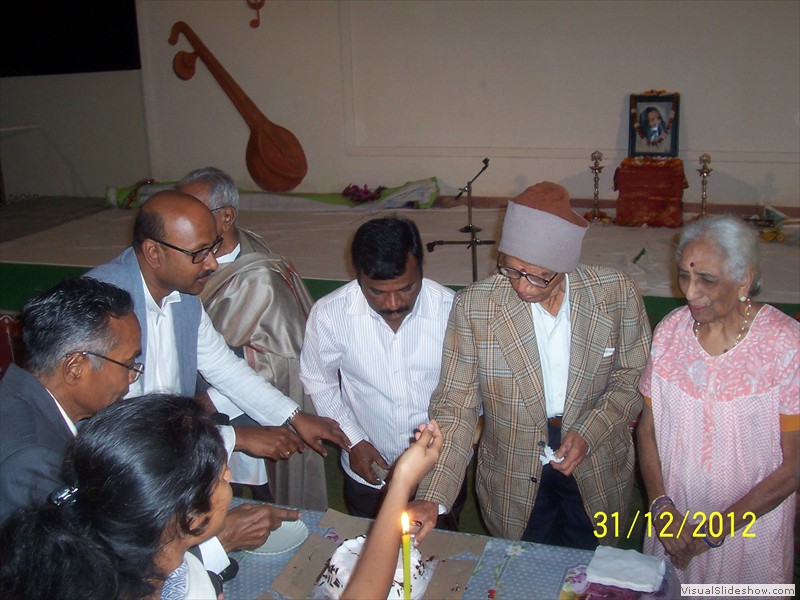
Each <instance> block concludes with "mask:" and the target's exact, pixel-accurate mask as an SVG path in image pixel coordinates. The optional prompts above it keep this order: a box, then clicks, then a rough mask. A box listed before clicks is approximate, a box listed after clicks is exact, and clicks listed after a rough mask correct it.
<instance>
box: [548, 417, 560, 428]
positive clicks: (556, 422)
mask: <svg viewBox="0 0 800 600" xmlns="http://www.w3.org/2000/svg"><path fill="white" fill-rule="evenodd" d="M563 416H564V415H556V416H555V417H548V419H547V425H548V426H550V427H561V419H562V417H563Z"/></svg>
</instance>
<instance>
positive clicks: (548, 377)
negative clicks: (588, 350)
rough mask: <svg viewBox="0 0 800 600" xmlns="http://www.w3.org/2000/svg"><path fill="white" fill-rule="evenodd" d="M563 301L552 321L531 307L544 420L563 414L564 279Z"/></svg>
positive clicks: (565, 353) (567, 326)
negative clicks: (544, 407) (540, 365)
mask: <svg viewBox="0 0 800 600" xmlns="http://www.w3.org/2000/svg"><path fill="white" fill-rule="evenodd" d="M564 286H565V290H564V298H563V300H562V301H561V307H560V308H559V309H558V313H557V314H556V316H555V317H554V316H553V315H551V314H550V313H549V312H547V310H545V309H544V308H543V307H542V306H541V305H540V304H537V303H536V302H532V303H531V313H532V316H533V328H534V331H535V332H536V346H537V348H538V349H539V360H540V361H541V363H542V385H543V386H544V398H545V405H546V408H547V416H548V418H549V417H554V416H556V415H562V414H564V405H565V403H566V401H567V378H568V377H569V338H570V334H571V332H572V327H571V325H570V321H569V320H570V310H569V276H568V275H564Z"/></svg>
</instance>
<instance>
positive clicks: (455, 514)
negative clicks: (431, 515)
mask: <svg viewBox="0 0 800 600" xmlns="http://www.w3.org/2000/svg"><path fill="white" fill-rule="evenodd" d="M383 493H384V490H382V489H380V490H377V489H375V488H373V487H370V486H368V485H364V484H363V483H359V482H357V481H356V480H354V479H353V478H352V477H350V476H349V475H347V473H345V476H344V499H345V501H346V502H347V509H348V510H349V511H350V514H351V515H353V516H356V517H366V518H367V519H374V518H375V517H377V516H378V511H379V510H380V507H381V503H382V502H383ZM466 500H467V478H466V477H464V482H463V483H462V484H461V490H459V492H458V497H456V501H455V502H454V503H453V510H452V511H450V512H449V513H446V514H444V515H439V518H438V519H437V520H436V528H437V529H447V530H449V531H458V520H459V517H460V516H461V510H462V509H463V508H464V504H465V502H466Z"/></svg>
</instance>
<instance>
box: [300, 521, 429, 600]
mask: <svg viewBox="0 0 800 600" xmlns="http://www.w3.org/2000/svg"><path fill="white" fill-rule="evenodd" d="M366 540H367V536H365V535H360V536H358V537H356V538H353V539H349V540H345V541H344V542H342V544H341V545H340V546H339V547H338V548H337V549H336V551H335V552H334V553H333V556H331V558H330V560H329V561H328V562H327V563H326V564H325V569H324V570H323V571H322V575H320V577H319V579H317V583H316V585H315V586H314V591H313V593H312V594H311V598H315V599H321V598H333V599H336V600H338V598H339V597H340V596H341V595H342V592H343V591H344V588H345V587H347V584H348V582H349V581H350V576H351V575H352V574H353V571H354V570H355V568H356V564H357V563H358V559H359V558H360V556H361V550H362V549H363V548H364V542H366ZM437 562H438V561H437V560H435V559H434V558H433V557H431V558H427V559H423V558H422V554H420V551H419V550H417V549H416V548H414V547H412V548H411V598H412V599H413V600H418V599H419V598H422V596H423V595H424V594H425V590H426V589H427V587H428V582H429V581H430V580H431V577H433V569H434V567H435V566H436V563H437ZM388 598H399V599H402V598H403V553H402V550H399V551H398V553H397V566H396V567H395V571H394V577H393V581H392V587H391V588H390V589H389V595H388V596H387V599H388Z"/></svg>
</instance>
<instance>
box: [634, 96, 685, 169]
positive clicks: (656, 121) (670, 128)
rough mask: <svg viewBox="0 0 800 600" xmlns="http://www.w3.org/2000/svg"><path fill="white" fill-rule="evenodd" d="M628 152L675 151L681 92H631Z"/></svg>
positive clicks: (671, 153)
mask: <svg viewBox="0 0 800 600" xmlns="http://www.w3.org/2000/svg"><path fill="white" fill-rule="evenodd" d="M629 114H630V124H629V126H628V130H629V136H628V156H653V157H658V156H672V157H675V156H677V155H678V123H679V116H680V94H678V93H677V92H675V93H671V94H668V93H664V92H655V93H654V92H645V93H644V94H631V101H630V113H629Z"/></svg>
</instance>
